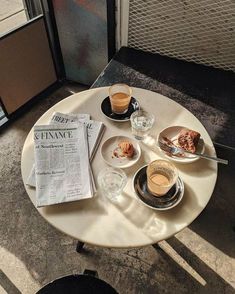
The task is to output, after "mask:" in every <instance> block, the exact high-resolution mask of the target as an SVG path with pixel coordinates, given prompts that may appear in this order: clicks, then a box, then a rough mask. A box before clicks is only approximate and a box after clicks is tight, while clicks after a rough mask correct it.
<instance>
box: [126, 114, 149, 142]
mask: <svg viewBox="0 0 235 294" xmlns="http://www.w3.org/2000/svg"><path fill="white" fill-rule="evenodd" d="M130 119H131V129H132V134H133V135H134V137H135V138H136V139H137V140H143V139H144V137H146V136H147V135H148V133H149V131H150V129H151V128H152V126H153V124H154V121H155V118H154V115H153V114H151V113H148V112H146V111H144V110H137V111H135V112H133V113H132V115H131V118H130Z"/></svg>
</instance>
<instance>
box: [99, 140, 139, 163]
mask: <svg viewBox="0 0 235 294" xmlns="http://www.w3.org/2000/svg"><path fill="white" fill-rule="evenodd" d="M121 141H128V142H130V143H132V144H133V146H134V149H135V153H134V156H133V157H132V158H126V157H121V158H117V157H115V156H114V155H113V152H114V150H116V149H117V148H118V144H119V143H120V142H121ZM101 155H102V157H103V159H104V161H105V162H106V163H107V164H109V165H111V166H114V167H119V168H127V167H130V166H132V165H134V164H135V163H136V162H137V161H138V160H139V158H140V155H141V149H140V146H139V144H138V142H137V141H136V140H135V139H132V138H129V137H125V136H114V137H110V138H109V139H108V140H106V141H105V142H104V143H103V145H102V147H101Z"/></svg>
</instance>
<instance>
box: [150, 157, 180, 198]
mask: <svg viewBox="0 0 235 294" xmlns="http://www.w3.org/2000/svg"><path fill="white" fill-rule="evenodd" d="M177 179H178V170H177V168H176V167H175V166H174V164H172V163H171V162H169V161H167V160H161V159H160V160H155V161H153V162H151V163H150V164H149V165H148V167H147V188H148V190H149V192H150V193H151V194H153V195H154V196H157V197H161V196H164V195H165V194H166V193H167V192H168V191H169V190H170V189H171V188H172V187H173V186H174V185H175V183H176V181H177Z"/></svg>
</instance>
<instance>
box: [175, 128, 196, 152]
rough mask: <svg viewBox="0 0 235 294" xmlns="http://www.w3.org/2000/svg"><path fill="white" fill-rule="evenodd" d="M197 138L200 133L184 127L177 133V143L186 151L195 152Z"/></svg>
mask: <svg viewBox="0 0 235 294" xmlns="http://www.w3.org/2000/svg"><path fill="white" fill-rule="evenodd" d="M199 139H200V133H198V132H196V131H193V130H190V129H186V128H184V129H182V130H181V131H180V133H179V135H178V145H179V147H180V148H182V149H184V150H186V151H189V152H192V153H195V152H196V149H197V145H198V142H199Z"/></svg>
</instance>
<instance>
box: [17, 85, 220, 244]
mask: <svg viewBox="0 0 235 294" xmlns="http://www.w3.org/2000/svg"><path fill="white" fill-rule="evenodd" d="M107 96H108V87H103V88H95V89H91V90H87V91H84V92H80V93H77V94H74V95H72V96H69V97H68V98H66V99H64V100H62V101H61V102H59V103H57V104H56V105H55V106H53V107H52V108H50V109H49V110H48V111H47V112H46V113H45V114H44V115H42V117H41V118H40V119H39V120H38V121H37V123H36V124H48V123H49V121H50V118H51V116H52V114H53V112H55V111H59V112H63V113H89V114H90V115H91V117H92V119H94V120H98V121H103V122H104V124H105V126H106V131H105V133H104V136H103V138H102V141H101V144H100V146H101V145H102V142H104V141H105V140H106V139H107V138H109V137H111V136H114V135H120V134H121V135H125V136H132V135H131V128H130V122H124V123H117V122H113V121H111V120H109V119H107V118H106V117H105V116H104V115H103V114H102V112H101V110H100V104H101V102H102V100H103V99H104V98H105V97H107ZM133 96H134V97H135V98H136V99H137V100H138V101H139V103H140V105H141V107H142V108H144V109H145V110H147V111H149V112H151V113H153V114H154V115H155V117H156V122H155V125H154V127H153V129H152V130H151V135H152V137H153V138H154V137H155V138H156V137H157V135H158V133H159V131H160V130H162V129H163V128H165V127H167V126H172V125H180V126H181V125H182V126H185V127H188V128H191V129H193V130H196V131H198V132H200V134H201V136H202V138H203V140H204V142H205V146H206V151H205V152H206V153H208V154H210V155H215V150H214V146H213V143H212V141H211V139H210V137H209V135H208V133H207V131H206V129H205V128H204V127H203V125H202V124H201V123H200V121H199V120H198V119H197V118H196V117H195V116H194V115H193V114H192V113H190V112H189V111H188V110H186V109H185V108H184V107H182V106H181V105H179V104H178V103H176V102H174V101H173V100H171V99H169V98H167V97H164V96H162V95H160V94H157V93H155V92H151V91H147V90H144V89H140V88H133ZM100 146H99V149H98V150H97V153H96V155H95V157H94V159H93V162H92V169H93V173H94V177H95V180H97V175H98V172H99V171H100V170H101V169H102V168H103V167H105V166H106V164H105V162H104V161H103V160H102V158H101V155H100ZM140 146H141V149H142V155H141V158H140V160H139V161H138V162H137V163H136V164H135V165H134V166H132V167H130V168H128V169H125V172H126V173H127V176H128V183H127V185H126V187H125V189H124V192H123V193H122V195H120V197H119V200H118V202H111V201H109V200H108V199H106V198H105V196H104V195H102V194H101V192H100V191H99V190H98V193H97V195H96V196H94V197H93V198H91V199H88V200H80V201H76V202H71V203H64V204H59V205H52V206H48V207H42V208H37V210H38V212H39V213H40V214H41V215H42V217H44V218H45V219H46V220H47V221H48V222H49V223H50V224H51V225H52V226H54V227H56V228H57V229H58V230H60V231H62V232H64V233H65V234H68V235H70V236H72V237H74V238H76V239H78V240H79V241H82V242H84V243H89V244H93V245H96V246H103V247H116V248H130V247H138V246H145V245H150V244H154V243H157V242H159V241H161V240H164V239H167V238H169V237H170V236H172V235H175V234H176V233H178V232H179V231H180V230H182V229H183V228H185V227H186V226H188V225H189V224H190V223H191V222H192V221H193V220H194V219H195V218H196V217H197V216H198V215H199V214H200V213H201V211H202V210H203V209H204V208H205V207H206V205H207V203H208V201H209V200H210V197H211V195H212V193H213V190H214V186H215V182H216V178H217V163H216V162H213V161H208V160H204V159H199V160H198V161H196V162H194V163H190V164H179V163H175V164H176V166H177V168H178V170H179V175H180V177H181V178H182V180H183V182H184V185H185V193H184V197H183V200H182V201H181V202H180V203H179V204H178V205H177V206H176V207H174V208H172V209H170V210H167V211H155V210H152V209H151V208H148V207H146V206H144V205H143V204H142V203H141V202H139V201H138V200H137V198H136V195H135V192H134V189H133V186H132V180H133V175H134V173H135V172H136V171H137V170H138V169H139V168H140V167H141V166H143V165H145V164H148V163H149V162H151V161H152V160H155V159H160V158H164V155H163V154H162V153H161V152H160V151H159V150H158V148H156V146H155V145H152V144H151V140H149V141H146V142H143V143H140ZM33 162H34V154H33V132H32V130H31V131H30V133H29V134H28V136H27V138H26V141H25V144H24V148H23V151H22V159H21V171H22V177H23V181H24V183H25V182H26V179H27V177H28V175H29V173H30V170H31V168H32V165H33ZM25 189H26V191H27V193H28V195H29V197H30V199H31V201H32V202H33V204H34V205H35V189H33V188H30V187H28V186H26V185H25Z"/></svg>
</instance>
